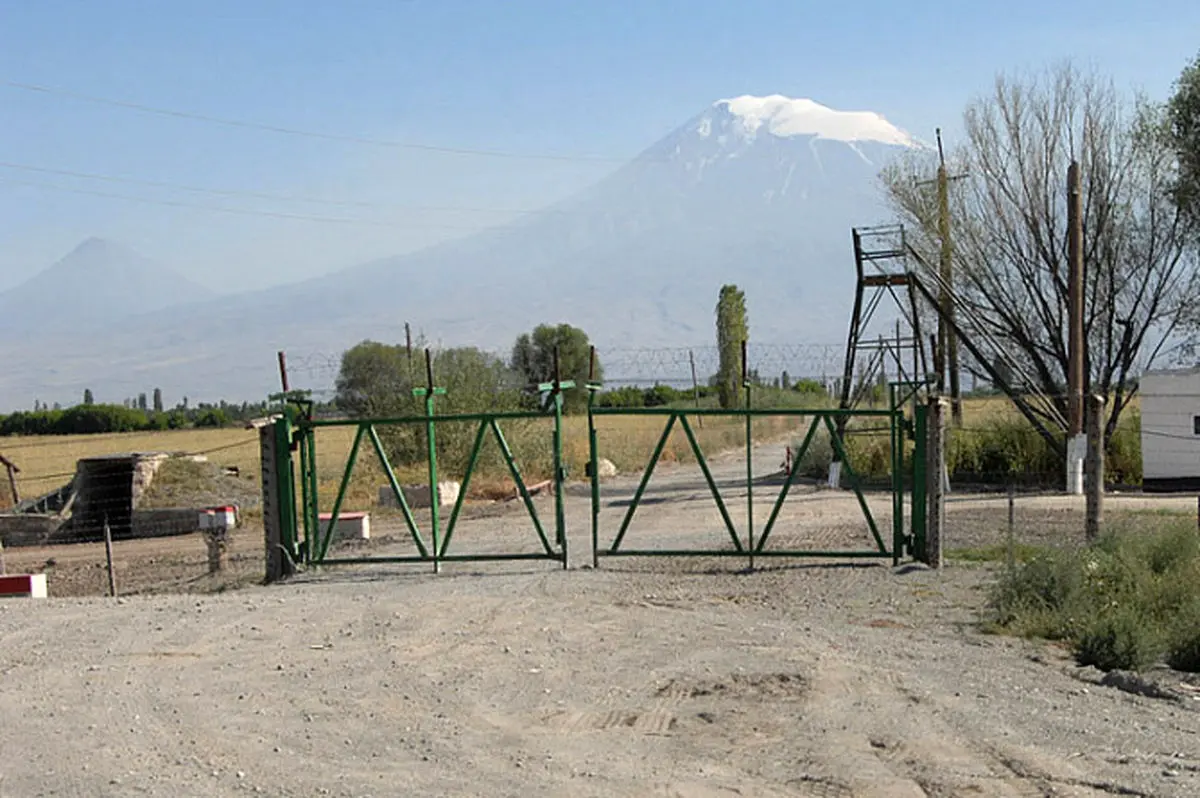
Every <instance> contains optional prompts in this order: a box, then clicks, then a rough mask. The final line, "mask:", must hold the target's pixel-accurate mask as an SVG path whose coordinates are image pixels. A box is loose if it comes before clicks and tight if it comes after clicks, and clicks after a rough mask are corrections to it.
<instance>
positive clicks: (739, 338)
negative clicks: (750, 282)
mask: <svg viewBox="0 0 1200 798" xmlns="http://www.w3.org/2000/svg"><path fill="white" fill-rule="evenodd" d="M748 336H749V331H748V328H747V320H746V295H745V294H744V293H742V292H741V291H739V290H738V287H737V286H736V285H724V286H721V294H720V297H719V298H718V299H717V350H718V357H719V365H718V367H717V397H718V401H719V402H720V403H721V407H723V408H726V409H729V408H732V407H737V404H738V400H739V398H740V397H741V392H742V343H743V342H744V341H746V340H747V338H748Z"/></svg>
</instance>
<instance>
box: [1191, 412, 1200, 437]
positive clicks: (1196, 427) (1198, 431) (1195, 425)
mask: <svg viewBox="0 0 1200 798" xmlns="http://www.w3.org/2000/svg"><path fill="white" fill-rule="evenodd" d="M1192 434H1193V435H1200V416H1192Z"/></svg>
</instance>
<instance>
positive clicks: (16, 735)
mask: <svg viewBox="0 0 1200 798" xmlns="http://www.w3.org/2000/svg"><path fill="white" fill-rule="evenodd" d="M766 454H767V453H764V457H763V462H764V470H766V469H768V468H774V466H775V465H776V464H777V462H778V461H775V462H770V461H769V460H768V459H767V457H766ZM768 463H769V466H768V465H767V464H768ZM743 467H744V464H743ZM715 468H716V469H717V472H716V473H717V477H718V478H719V479H732V478H733V475H734V474H736V473H737V471H738V468H739V463H738V461H737V460H736V458H731V459H730V460H729V461H728V462H721V463H718V464H717V465H716V466H715ZM764 479H765V477H764ZM696 485H697V483H696V480H695V479H694V478H693V476H691V475H690V473H687V472H685V470H684V469H680V470H679V471H678V472H675V473H672V472H664V481H663V486H664V488H665V489H666V491H665V493H664V494H663V495H659V496H658V497H657V498H659V499H660V501H658V502H654V503H651V504H648V505H647V506H646V507H644V508H643V509H642V510H639V511H638V515H637V522H638V525H637V526H635V527H631V531H630V533H629V536H630V537H629V540H630V543H631V545H632V542H633V541H634V540H635V539H636V540H641V541H642V542H643V543H644V544H646V545H656V546H669V547H674V546H677V545H682V544H684V543H689V544H692V543H697V542H698V541H702V540H703V541H707V540H710V539H711V540H714V541H720V540H721V535H725V540H726V541H728V535H727V533H724V532H723V524H722V521H721V519H720V516H719V513H717V512H716V511H715V509H714V508H713V504H712V500H711V497H709V496H708V495H707V488H705V487H704V485H703V482H702V481H701V482H699V489H698V490H697V489H696ZM628 489H629V485H628V482H620V481H619V482H618V483H617V484H615V485H614V486H612V488H611V490H610V491H608V495H609V496H610V499H609V500H606V501H609V502H610V504H611V503H612V502H615V505H613V506H609V505H606V509H605V517H604V519H603V520H604V522H605V524H606V527H605V528H606V530H609V531H611V530H613V529H614V526H613V524H614V523H616V522H618V521H619V517H620V514H621V513H622V512H623V511H624V507H623V505H622V504H621V501H622V498H621V497H622V496H623V495H624V494H623V493H622V491H627V490H628ZM756 492H757V491H756ZM771 492H773V491H768V490H766V489H764V490H763V493H764V498H763V499H762V501H763V504H764V508H763V509H762V510H760V509H759V508H758V506H757V503H756V508H755V513H756V517H759V518H762V517H764V516H765V514H766V512H767V511H768V510H769V499H768V498H767V496H768V495H769V493H771ZM801 493H802V495H800V496H798V497H797V501H796V502H795V503H794V504H792V505H789V507H788V509H787V510H786V511H785V513H786V514H785V515H781V521H780V523H781V525H782V526H781V527H780V534H781V538H780V540H781V541H782V540H784V539H785V538H786V536H788V535H790V536H792V539H794V540H796V541H799V542H803V541H806V540H808V539H810V538H813V537H814V536H815V538H817V539H819V540H823V541H825V542H830V541H834V542H837V541H839V540H842V539H845V540H850V539H851V536H852V535H857V536H859V538H861V539H862V541H863V542H867V541H868V540H869V538H868V537H866V536H867V535H869V533H868V532H867V531H866V530H865V528H864V525H863V523H862V521H861V516H858V515H855V513H857V512H858V508H857V505H856V504H855V503H853V502H852V501H851V500H848V499H847V498H846V497H844V496H834V497H830V495H829V494H816V493H810V494H804V492H801ZM876 501H877V499H875V498H873V499H872V503H873V504H874V503H875V502H876ZM539 507H540V509H542V510H543V512H544V511H545V510H547V509H549V508H548V506H547V505H546V504H545V503H542V504H540V505H539ZM587 508H588V505H587V501H586V498H584V497H577V496H573V497H572V499H571V502H570V507H569V520H570V521H571V529H572V530H573V532H572V534H573V539H572V543H573V544H575V551H576V553H577V557H576V558H575V565H576V566H577V567H575V568H573V569H572V570H571V571H568V572H564V571H561V570H558V569H556V568H555V567H554V566H552V565H543V564H537V563H534V564H525V565H503V564H500V565H468V564H455V565H451V566H448V567H447V569H446V572H444V573H442V574H441V575H438V576H434V575H432V574H430V573H428V572H427V569H424V568H422V569H420V571H419V572H418V571H417V570H415V569H414V568H411V567H401V566H391V567H389V566H383V565H377V566H370V567H364V568H357V569H343V570H336V571H332V570H331V571H328V572H326V573H322V574H305V575H302V576H300V577H298V578H297V579H295V580H294V581H293V582H291V583H289V584H285V585H281V586H275V587H271V588H250V589H246V590H241V591H236V592H227V593H223V594H219V595H212V596H204V597H197V596H182V595H168V596H135V597H131V598H128V599H122V600H120V601H113V600H109V599H51V600H48V601H45V602H29V601H24V602H21V601H10V602H6V603H0V635H2V636H0V641H2V644H0V718H2V719H3V721H2V722H0V796H4V798H9V797H10V796H15V797H18V798H24V796H38V795H66V796H83V795H87V796H93V795H99V796H127V795H162V796H176V795H188V796H226V795H243V794H245V795H254V794H261V795H271V796H318V795H334V796H347V797H349V796H355V797H356V798H357V797H359V796H394V795H479V796H485V795H486V796H522V798H528V797H529V796H543V795H544V796H559V795H572V796H574V795H584V796H587V795H594V796H608V795H627V796H643V795H662V796H704V797H707V796H725V795H754V796H839V797H840V796H972V795H978V796H1045V795H1063V796H1094V795H1153V796H1180V797H1182V796H1194V795H1197V794H1200V712H1197V711H1196V709H1194V708H1193V706H1192V704H1200V702H1191V703H1183V702H1169V701H1164V700H1158V699H1149V698H1142V697H1139V696H1132V695H1129V694H1126V693H1123V692H1119V691H1116V690H1114V689H1110V688H1105V687H1100V686H1098V685H1096V684H1094V683H1092V682H1088V681H1086V680H1083V679H1081V678H1079V674H1078V673H1077V669H1076V668H1074V667H1073V666H1072V664H1071V663H1070V662H1069V660H1068V659H1067V658H1066V657H1065V656H1064V655H1063V654H1062V653H1061V652H1059V651H1057V650H1056V649H1054V648H1053V647H1050V646H1046V645H1044V644H1039V643H1029V642H1025V641H1018V640H1012V639H1008V638H1002V637H994V636H986V635H982V634H980V633H979V632H977V631H975V628H974V620H975V618H976V612H977V609H978V608H979V607H980V606H981V604H982V598H983V593H984V590H985V589H986V585H987V583H988V580H989V578H990V577H989V573H988V571H986V570H985V569H982V568H968V567H950V568H948V569H946V570H945V571H944V572H942V573H932V572H929V571H925V570H922V569H919V568H911V567H910V568H901V569H899V570H894V569H892V568H891V567H890V565H889V564H853V563H815V564H814V563H811V562H794V561H783V560H780V561H770V562H767V563H765V564H764V565H765V567H764V568H763V569H761V570H758V571H755V572H752V573H749V572H744V571H742V570H739V569H741V568H743V567H744V563H743V562H741V561H728V562H723V561H714V560H690V561H689V560H682V559H670V558H668V559H655V560H641V559H638V560H620V559H609V560H605V561H604V562H603V563H602V568H601V569H600V570H591V569H589V568H586V567H583V566H585V565H586V564H587V560H588V556H587V555H588V554H589V552H588V551H587V547H586V543H587V541H586V530H587V525H586V522H587V513H588V509H587ZM847 508H849V510H847ZM518 509H519V508H518ZM745 509H746V508H745V503H744V501H742V503H741V505H740V506H738V505H737V500H736V498H735V499H734V500H732V501H731V502H730V512H731V515H733V516H734V517H735V518H742V517H744V513H745ZM878 510H879V511H880V513H881V514H882V513H883V512H885V511H886V510H888V501H887V499H886V497H883V499H882V501H881V506H879V507H878ZM851 511H853V512H851ZM981 512H982V514H983V515H984V516H986V517H988V518H993V517H994V516H995V515H996V514H997V512H996V511H995V510H994V509H987V508H985V509H984V510H983V511H981ZM643 513H644V515H643ZM760 513H761V514H760ZM543 517H547V516H546V515H545V514H544V515H543ZM580 518H582V521H580ZM759 523H761V522H759ZM884 523H885V524H886V520H885V521H884ZM458 534H461V538H457V537H456V543H458V544H461V545H462V546H463V549H464V550H467V549H475V548H479V547H483V548H486V547H488V546H499V545H504V541H505V540H507V537H506V536H509V535H511V536H513V538H512V539H513V540H521V541H524V542H527V543H531V544H534V545H536V538H535V537H534V536H533V533H532V532H530V531H529V528H528V525H527V524H525V523H524V522H523V520H522V516H521V515H520V514H519V513H518V512H516V511H513V510H509V511H505V512H503V513H500V514H497V515H495V516H494V517H491V518H488V517H481V518H475V519H472V520H469V521H467V522H465V523H464V526H463V528H462V530H461V532H460V533H458ZM635 535H638V536H640V537H639V538H635V537H634V536H635ZM710 535H711V536H713V537H711V538H710V537H708V536H710ZM576 536H577V537H576ZM859 538H854V539H855V540H858V539H859ZM404 545H405V544H404V542H403V540H402V539H400V538H397V539H395V540H394V541H392V542H388V543H383V544H380V546H379V547H378V549H376V548H374V547H373V548H371V549H370V550H371V551H376V550H378V551H381V552H383V551H387V550H389V549H390V548H395V549H399V548H401V547H403V546H404Z"/></svg>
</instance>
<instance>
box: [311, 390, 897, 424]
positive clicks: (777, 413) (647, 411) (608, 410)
mask: <svg viewBox="0 0 1200 798" xmlns="http://www.w3.org/2000/svg"><path fill="white" fill-rule="evenodd" d="M563 385H566V383H565V382H564V383H563ZM593 412H594V413H595V414H596V415H598V416H670V415H673V414H679V415H687V416H717V417H720V416H727V417H733V418H737V417H740V416H744V415H747V414H749V415H752V416H763V417H784V416H818V415H821V416H824V415H828V416H832V417H834V418H837V417H841V416H846V417H852V418H887V417H889V416H890V415H891V411H890V410H869V409H867V410H859V409H855V410H843V409H841V408H828V409H814V408H802V407H781V408H758V409H752V410H749V411H747V410H746V409H744V408H732V409H730V410H720V409H716V408H682V407H681V408H672V407H597V408H595V409H594V411H593ZM550 415H551V414H550V413H547V412H543V411H516V410H514V411H504V412H496V413H447V414H445V415H438V416H436V420H437V421H490V420H491V419H496V420H497V421H508V420H517V419H538V418H549V417H550ZM363 423H371V424H377V425H379V426H391V425H399V424H423V423H425V416H395V417H384V418H369V419H361V418H323V419H312V420H307V419H306V420H304V421H303V422H302V425H303V426H304V427H306V428H313V429H316V428H320V427H354V426H358V425H359V424H363Z"/></svg>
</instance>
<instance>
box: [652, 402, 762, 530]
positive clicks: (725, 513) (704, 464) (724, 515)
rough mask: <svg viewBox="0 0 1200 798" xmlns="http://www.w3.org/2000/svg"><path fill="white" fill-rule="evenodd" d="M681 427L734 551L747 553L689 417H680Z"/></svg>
mask: <svg viewBox="0 0 1200 798" xmlns="http://www.w3.org/2000/svg"><path fill="white" fill-rule="evenodd" d="M679 425H680V426H681V427H683V434H684V435H686V436H687V440H688V445H690V446H691V447H692V454H693V455H694V456H695V457H696V462H697V463H699V465H700V473H702V474H704V481H705V482H707V483H708V489H709V491H711V492H712V495H713V499H715V500H716V502H717V509H718V510H720V511H721V519H722V520H724V521H725V529H727V530H729V539H730V540H731V541H732V542H733V546H734V549H736V550H737V551H745V550H744V549H743V548H742V541H741V538H739V537H738V533H737V527H735V526H734V524H733V518H732V516H730V515H729V510H728V508H726V506H725V501H724V499H722V498H721V489H720V488H718V487H717V482H716V480H714V479H713V475H712V471H710V470H709V468H708V460H707V459H705V457H704V452H703V451H702V450H701V449H700V444H699V442H697V440H696V435H695V433H693V432H692V425H691V424H690V423H689V422H688V420H687V416H680V417H679ZM634 500H635V501H636V500H637V497H634Z"/></svg>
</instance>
